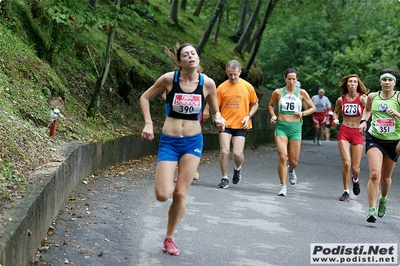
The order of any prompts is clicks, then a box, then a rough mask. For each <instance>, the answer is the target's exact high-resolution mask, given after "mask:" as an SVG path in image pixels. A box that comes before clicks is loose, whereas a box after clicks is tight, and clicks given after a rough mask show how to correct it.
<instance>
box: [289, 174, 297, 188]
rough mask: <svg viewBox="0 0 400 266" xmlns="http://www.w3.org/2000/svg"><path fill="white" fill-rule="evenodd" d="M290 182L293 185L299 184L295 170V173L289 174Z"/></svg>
mask: <svg viewBox="0 0 400 266" xmlns="http://www.w3.org/2000/svg"><path fill="white" fill-rule="evenodd" d="M289 182H290V184H292V185H294V184H296V182H297V176H296V173H295V172H294V170H293V172H289Z"/></svg>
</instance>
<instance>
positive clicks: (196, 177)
mask: <svg viewBox="0 0 400 266" xmlns="http://www.w3.org/2000/svg"><path fill="white" fill-rule="evenodd" d="M199 177H200V174H199V172H197V171H196V173H194V176H193V180H197V179H199Z"/></svg>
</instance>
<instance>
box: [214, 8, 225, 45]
mask: <svg viewBox="0 0 400 266" xmlns="http://www.w3.org/2000/svg"><path fill="white" fill-rule="evenodd" d="M223 13H224V7H223V6H222V7H221V12H219V16H218V18H217V27H216V28H215V33H214V38H213V40H214V41H216V40H217V39H218V35H219V29H220V28H221V21H222V16H223Z"/></svg>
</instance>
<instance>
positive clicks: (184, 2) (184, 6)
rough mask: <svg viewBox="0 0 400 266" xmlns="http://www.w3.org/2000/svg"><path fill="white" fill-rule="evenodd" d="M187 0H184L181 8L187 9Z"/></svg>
mask: <svg viewBox="0 0 400 266" xmlns="http://www.w3.org/2000/svg"><path fill="white" fill-rule="evenodd" d="M186 4H187V0H182V2H181V9H183V10H186Z"/></svg>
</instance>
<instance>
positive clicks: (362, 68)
mask: <svg viewBox="0 0 400 266" xmlns="http://www.w3.org/2000/svg"><path fill="white" fill-rule="evenodd" d="M293 10H296V12H293ZM399 12H400V4H399V3H398V1H395V0H377V1H362V0H358V1H312V0H303V1H294V0H286V1H282V0H281V1H279V2H278V4H277V6H276V7H275V10H274V11H273V15H272V17H271V20H270V21H269V22H268V25H267V30H266V33H265V36H264V39H263V40H264V41H263V44H262V47H261V48H260V52H259V54H258V57H257V59H258V60H259V61H260V64H261V66H262V69H263V71H264V75H265V86H266V87H267V88H268V89H274V88H276V87H279V86H282V85H283V84H284V81H283V75H284V71H285V70H286V69H287V68H289V67H294V68H296V69H298V70H299V72H300V75H299V80H300V81H301V83H302V87H303V88H304V89H306V90H307V91H308V92H309V93H310V94H311V95H314V94H316V92H317V90H318V89H319V88H321V87H322V88H324V89H325V90H326V95H327V96H328V97H329V98H330V100H331V101H332V102H335V101H336V99H337V97H339V94H340V93H339V90H338V85H339V81H340V78H341V77H343V76H345V75H348V74H350V73H357V74H358V75H360V77H361V79H362V80H363V82H364V83H365V85H366V86H367V87H368V88H369V89H370V90H371V91H375V90H379V89H380V87H379V83H378V73H379V70H381V69H383V68H386V67H391V68H394V69H397V70H398V69H399V67H400V60H399V58H400V56H399V51H400V43H399V42H398V39H399V37H400V21H399V20H398V19H396V17H397V15H396V14H399Z"/></svg>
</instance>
